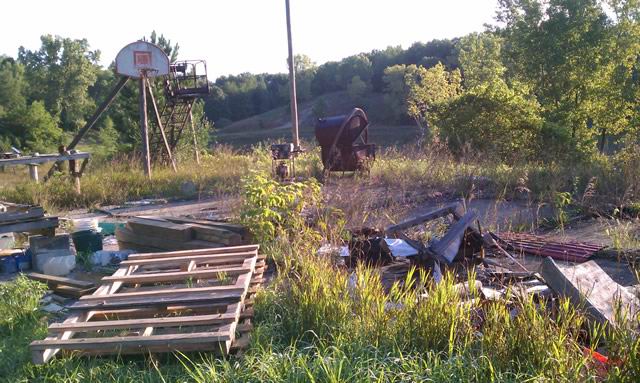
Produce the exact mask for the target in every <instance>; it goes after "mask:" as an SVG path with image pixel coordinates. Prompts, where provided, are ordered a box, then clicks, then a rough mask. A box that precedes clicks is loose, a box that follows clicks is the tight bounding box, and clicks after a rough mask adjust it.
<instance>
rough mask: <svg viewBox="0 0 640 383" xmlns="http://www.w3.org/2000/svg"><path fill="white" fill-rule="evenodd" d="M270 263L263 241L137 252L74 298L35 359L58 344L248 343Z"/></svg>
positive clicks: (205, 346) (83, 347)
mask: <svg viewBox="0 0 640 383" xmlns="http://www.w3.org/2000/svg"><path fill="white" fill-rule="evenodd" d="M265 269H266V264H265V260H264V257H263V256H261V255H259V254H258V246H257V245H248V246H236V247H226V248H214V249H200V250H184V251H176V252H163V253H146V254H132V255H130V256H129V258H128V259H127V260H126V261H123V262H121V264H120V267H119V268H118V269H117V271H115V272H114V273H113V275H111V276H107V277H104V278H102V281H101V285H100V286H99V287H98V288H97V290H96V291H95V292H94V293H93V294H91V295H84V296H82V297H81V298H80V299H79V300H78V301H77V302H75V303H73V304H72V305H70V306H69V309H70V310H72V311H73V313H72V315H71V316H69V317H68V318H67V319H66V320H64V322H62V323H53V324H51V325H50V326H49V336H48V337H47V338H46V339H44V340H37V341H34V342H32V343H31V346H30V348H31V353H32V359H33V362H34V363H36V364H42V363H46V362H47V361H49V360H50V359H51V358H52V357H54V356H55V355H56V354H57V353H58V352H59V351H61V350H62V351H64V352H72V351H73V352H79V353H81V354H84V355H104V354H145V353H149V352H175V351H179V352H187V351H211V352H216V353H219V354H222V355H226V354H228V353H230V352H235V351H238V350H241V349H242V348H244V347H245V346H246V345H247V344H248V332H249V331H250V330H251V327H252V325H251V318H252V316H253V310H252V305H253V296H254V294H255V292H256V289H257V288H258V287H259V285H260V284H261V283H262V282H263V273H264V272H265Z"/></svg>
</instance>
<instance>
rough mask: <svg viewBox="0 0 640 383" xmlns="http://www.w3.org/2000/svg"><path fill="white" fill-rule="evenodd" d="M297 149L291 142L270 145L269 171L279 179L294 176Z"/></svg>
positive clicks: (287, 178)
mask: <svg viewBox="0 0 640 383" xmlns="http://www.w3.org/2000/svg"><path fill="white" fill-rule="evenodd" d="M298 153H299V151H296V150H295V147H294V144H293V143H288V144H273V145H271V172H272V174H273V176H274V177H275V178H277V179H278V180H280V181H286V180H289V179H292V178H294V177H295V174H296V165H295V158H296V155H297V154H298Z"/></svg>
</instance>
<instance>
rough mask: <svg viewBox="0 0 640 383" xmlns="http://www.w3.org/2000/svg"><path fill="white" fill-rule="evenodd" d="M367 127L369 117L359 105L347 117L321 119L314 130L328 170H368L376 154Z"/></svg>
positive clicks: (323, 162) (325, 168)
mask: <svg viewBox="0 0 640 383" xmlns="http://www.w3.org/2000/svg"><path fill="white" fill-rule="evenodd" d="M368 130H369V119H368V118H367V115H366V113H365V112H364V111H363V110H362V109H359V108H354V109H353V110H352V111H351V113H349V114H347V115H344V116H334V117H326V118H320V119H318V122H317V123H316V129H315V133H316V139H317V140H318V143H319V144H320V148H321V149H322V164H323V165H324V170H325V172H329V171H342V172H355V171H360V170H368V169H369V167H370V164H371V162H372V161H373V160H375V155H376V145H375V144H370V143H369V142H368V141H369V132H368Z"/></svg>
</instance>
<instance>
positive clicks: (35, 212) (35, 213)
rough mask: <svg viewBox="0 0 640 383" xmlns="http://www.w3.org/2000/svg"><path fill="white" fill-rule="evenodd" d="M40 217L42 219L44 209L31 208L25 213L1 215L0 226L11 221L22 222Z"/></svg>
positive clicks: (38, 207)
mask: <svg viewBox="0 0 640 383" xmlns="http://www.w3.org/2000/svg"><path fill="white" fill-rule="evenodd" d="M40 217H44V209H43V208H42V207H40V206H33V207H31V208H29V209H28V210H26V211H18V212H7V213H1V214H0V224H3V223H5V222H12V221H24V220H28V219H34V218H40Z"/></svg>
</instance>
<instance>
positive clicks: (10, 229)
mask: <svg viewBox="0 0 640 383" xmlns="http://www.w3.org/2000/svg"><path fill="white" fill-rule="evenodd" d="M56 227H58V217H45V215H44V209H43V208H42V207H41V206H31V205H18V204H14V203H9V202H2V201H0V234H2V233H21V232H33V231H40V230H55V228H56Z"/></svg>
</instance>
